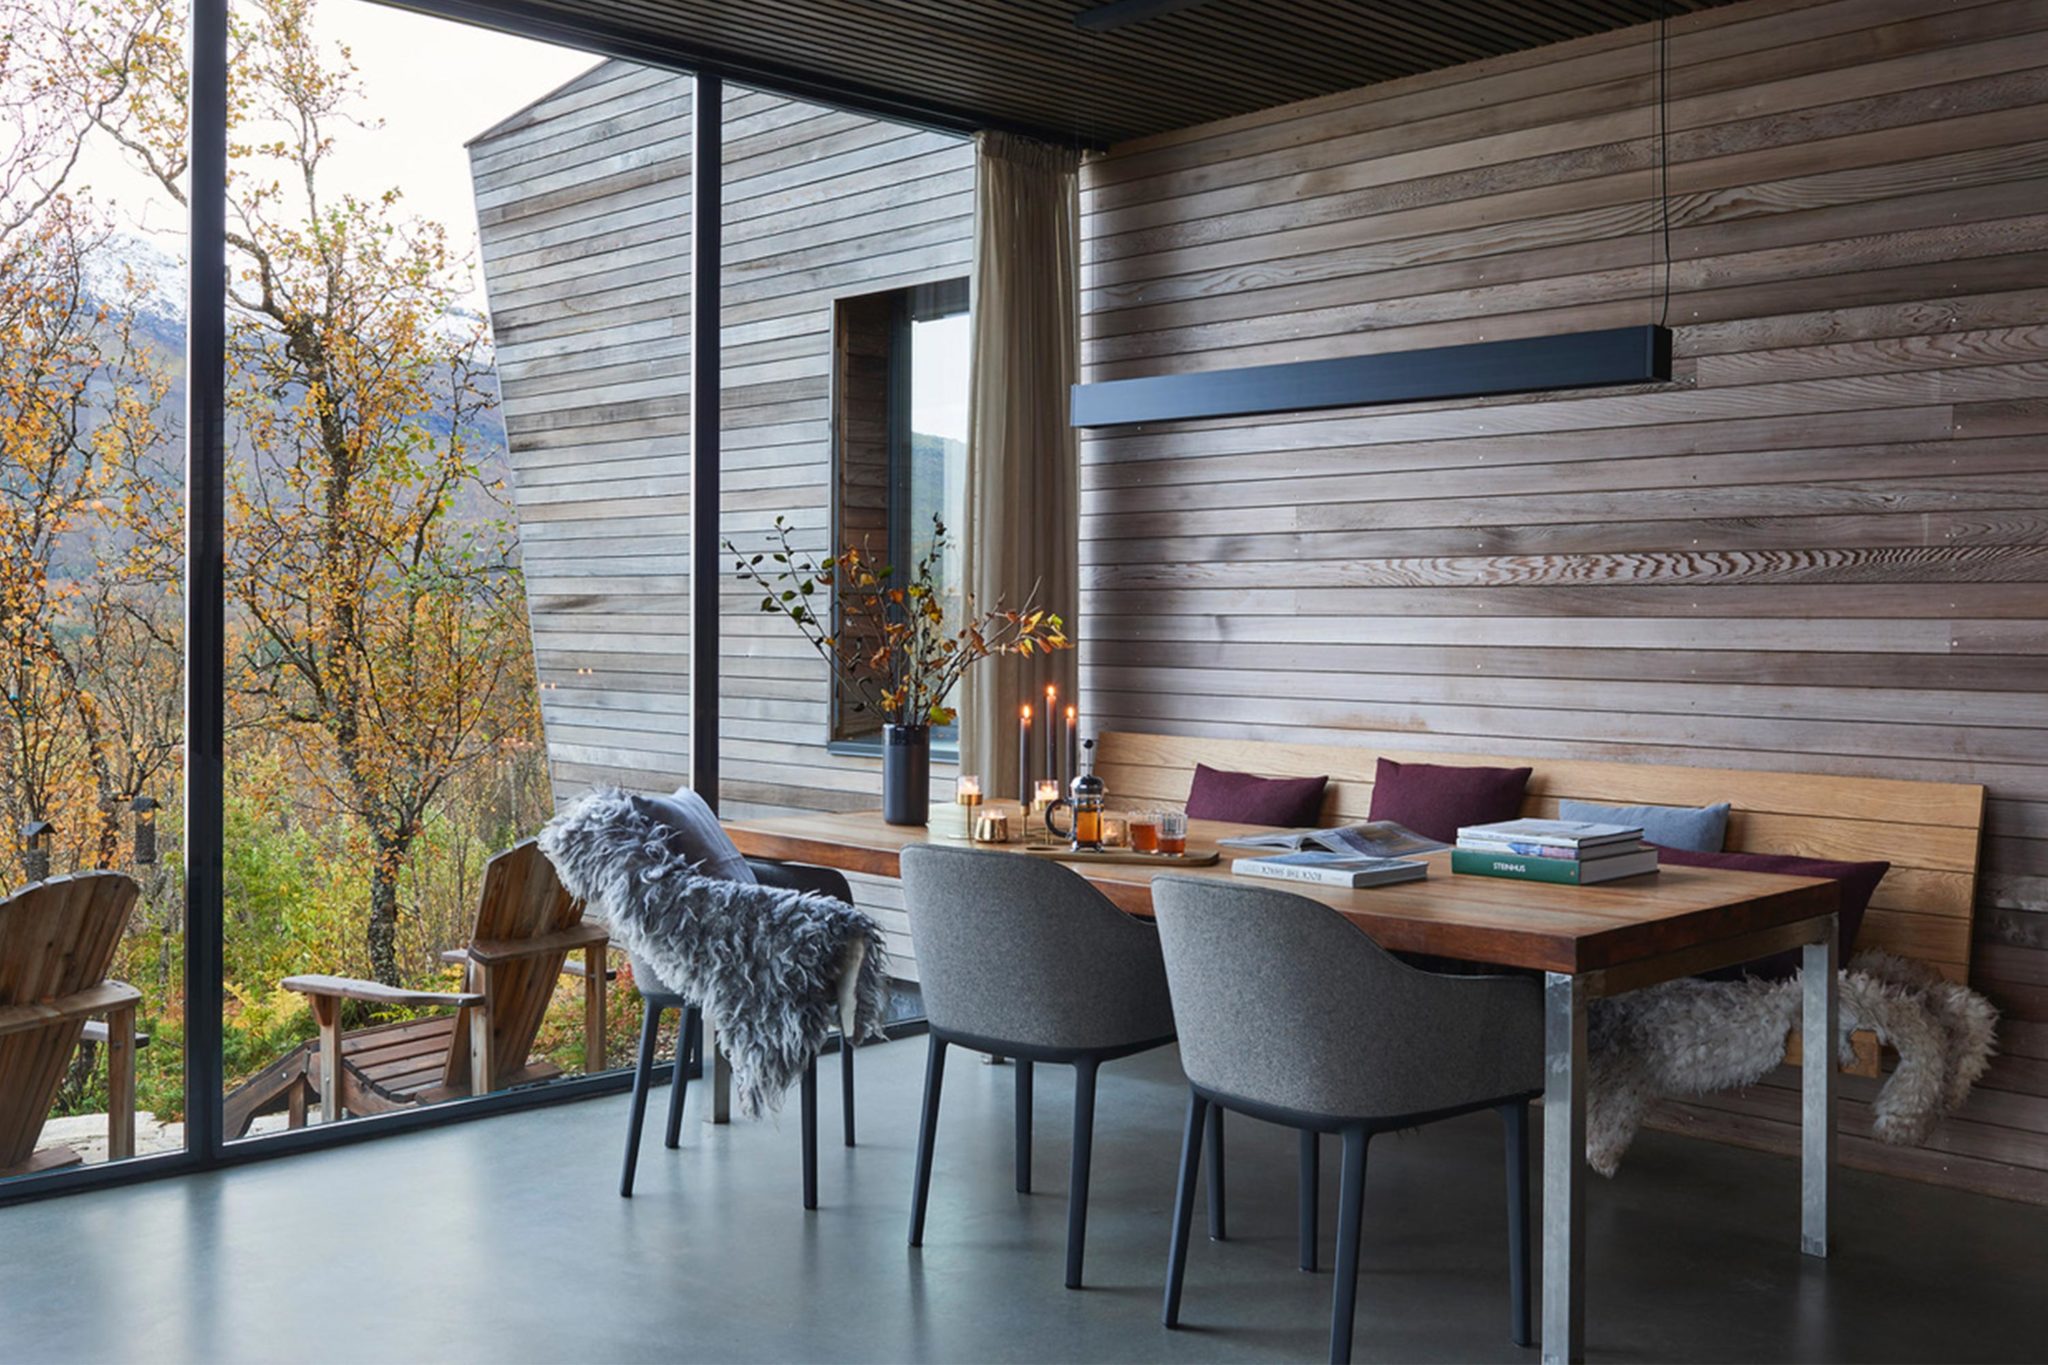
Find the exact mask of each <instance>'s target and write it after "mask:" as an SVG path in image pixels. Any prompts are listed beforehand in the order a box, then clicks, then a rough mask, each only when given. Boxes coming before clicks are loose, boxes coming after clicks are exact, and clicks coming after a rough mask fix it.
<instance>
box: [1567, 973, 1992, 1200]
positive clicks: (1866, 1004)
mask: <svg viewBox="0 0 2048 1365" xmlns="http://www.w3.org/2000/svg"><path fill="white" fill-rule="evenodd" d="M1801 991H1802V986H1801V983H1800V978H1799V977H1798V976H1796V975H1795V976H1793V977H1791V978H1789V979H1787V980H1782V981H1764V980H1757V979H1754V978H1746V979H1743V980H1739V981H1700V980H1693V979H1687V980H1683V981H1670V982H1666V983H1665V984H1663V985H1661V986H1651V987H1649V988H1647V989H1644V990H1639V991H1631V992H1629V993H1628V994H1626V995H1619V996H1615V997H1614V998H1613V999H1611V1000H1596V1001H1594V1002H1593V1004H1592V1009H1591V1012H1590V1015H1589V1017H1588V1019H1587V1030H1588V1037H1587V1043H1588V1047H1589V1051H1590V1054H1591V1057H1590V1059H1591V1062H1592V1076H1591V1083H1590V1084H1589V1085H1588V1087H1587V1096H1586V1110H1587V1112H1586V1162H1587V1164H1588V1165H1590V1166H1591V1167H1592V1168H1593V1169H1594V1170H1596V1171H1598V1172H1600V1173H1601V1174H1602V1175H1613V1174H1614V1173H1615V1171H1616V1170H1617V1169H1619V1168H1620V1166H1621V1157H1622V1153H1623V1152H1626V1151H1627V1150H1628V1145H1629V1143H1630V1142H1631V1141H1633V1140H1634V1138H1635V1135H1636V1129H1637V1128H1638V1127H1640V1126H1641V1124H1642V1121H1643V1116H1644V1114H1646V1113H1647V1112H1648V1111H1649V1108H1650V1105H1651V1104H1652V1103H1653V1102H1654V1101H1656V1100H1658V1099H1660V1098H1667V1097H1668V1098H1673V1099H1690V1098H1692V1097H1694V1096H1698V1095H1705V1094H1708V1093H1710V1092H1712V1091H1716V1090H1732V1089H1736V1088H1739V1087H1741V1086H1745V1085H1751V1084H1753V1083H1755V1082H1756V1081H1759V1080H1761V1079H1762V1078H1763V1077H1764V1076H1766V1075H1768V1074H1769V1073H1770V1072H1771V1070H1772V1069H1773V1068H1775V1067H1776V1066H1777V1065H1778V1064H1779V1063H1780V1062H1781V1061H1783V1060H1784V1057H1785V1038H1786V1035H1787V1034H1788V1033H1789V1032H1790V1031H1791V1029H1792V1028H1793V1026H1794V1025H1795V1024H1796V1023H1797V1022H1798V1019H1799V1009H1800V996H1801ZM1838 998H1839V1000H1840V1002H1841V1034H1840V1037H1839V1038H1838V1039H1837V1046H1838V1047H1839V1048H1840V1049H1841V1051H1842V1055H1843V1056H1844V1057H1847V1056H1848V1055H1850V1054H1849V1048H1848V1037H1849V1034H1850V1032H1851V1031H1852V1030H1854V1029H1859V1028H1867V1029H1872V1030H1874V1031H1875V1032H1876V1034H1877V1036H1878V1039H1879V1041H1881V1042H1884V1043H1889V1044H1890V1045H1891V1046H1892V1047H1894V1048H1896V1049H1898V1053H1899V1065H1898V1069H1897V1070H1896V1071H1894V1072H1893V1073H1892V1074H1891V1076H1890V1077H1889V1078H1888V1079H1887V1080H1886V1081H1885V1083H1884V1088H1883V1089H1882V1090H1880V1091H1879V1092H1878V1095H1877V1100H1876V1102H1875V1103H1874V1104H1873V1105H1872V1106H1871V1107H1872V1109H1873V1111H1874V1113H1875V1118H1874V1122H1873V1124H1872V1129H1873V1132H1874V1133H1875V1135H1876V1136H1877V1138H1878V1139H1879V1140H1880V1141H1883V1142H1891V1143H1902V1144H1914V1143H1919V1142H1924V1141H1925V1140H1926V1139H1927V1135H1928V1133H1929V1132H1930V1131H1931V1130H1932V1129H1933V1127H1934V1125H1935V1123H1936V1122H1937V1121H1938V1120H1939V1119H1940V1118H1941V1116H1942V1115H1943V1114H1946V1113H1950V1112H1953V1111H1954V1110H1955V1109H1957V1108H1958V1107H1960V1106H1961V1104H1962V1102H1963V1101H1964V1100H1965V1099H1967V1098H1968V1097H1969V1094H1970V1087H1971V1086H1973V1085H1975V1084H1976V1083H1977V1081H1978V1079H1979V1078H1980V1077H1982V1076H1983V1074H1984V1069H1985V1068H1986V1067H1987V1066H1989V1065H1990V1063H1991V1056H1992V1051H1993V1046H1994V1044H1995V1042H1996V1039H1995V1036H1994V1035H1995V1030H1996V1027H1997V1024H1998V1011H1997V1010H1995V1009H1994V1008H1992V1005H1991V1002H1990V1001H1988V1000H1986V999H1985V998H1984V997H1983V996H1981V995H1978V994H1977V993H1976V992H1975V991H1972V990H1970V989H1968V988H1967V987H1964V986H1958V985H1956V984H1955V983H1954V982H1952V981H1948V980H1945V979H1943V978H1942V977H1941V976H1939V975H1938V974H1936V973H1935V972H1934V971H1932V970H1931V969H1929V968H1927V967H1925V966H1923V965H1921V964H1919V963H1916V962H1910V961H1907V960H1906V959H1904V958H1899V957H1893V956H1891V955H1890V954H1888V953H1877V952H1871V953H1862V954H1859V955H1858V956H1857V957H1856V959H1855V960H1854V961H1853V962H1851V963H1850V964H1849V966H1848V968H1847V969H1846V970H1845V971H1843V973H1842V984H1841V991H1840V994H1839V997H1838Z"/></svg>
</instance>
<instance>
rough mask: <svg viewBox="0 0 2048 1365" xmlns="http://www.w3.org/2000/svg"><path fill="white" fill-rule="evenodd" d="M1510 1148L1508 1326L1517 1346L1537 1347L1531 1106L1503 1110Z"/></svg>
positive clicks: (1518, 1103)
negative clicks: (1532, 1307) (1532, 1290)
mask: <svg viewBox="0 0 2048 1365" xmlns="http://www.w3.org/2000/svg"><path fill="white" fill-rule="evenodd" d="M1500 1113H1501V1117H1502V1118H1503V1119H1505V1120H1506V1121H1507V1148H1508V1325H1509V1330H1510V1334H1511V1335H1512V1336H1513V1338H1514V1342H1515V1345H1517V1346H1533V1345H1535V1344H1536V1338H1535V1333H1534V1332H1533V1331H1531V1330H1530V1322H1529V1105H1528V1103H1527V1102H1526V1101H1524V1100H1516V1101H1515V1102H1514V1103H1513V1104H1506V1105H1502V1106H1501V1111H1500Z"/></svg>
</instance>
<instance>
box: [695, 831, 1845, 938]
mask: <svg viewBox="0 0 2048 1365" xmlns="http://www.w3.org/2000/svg"><path fill="white" fill-rule="evenodd" d="M724 823H725V828H726V831H727V833H729V834H730V835H731V836H732V840H733V842H734V843H735V844H737V845H738V846H739V849H740V851H741V852H742V853H745V854H748V855H750V856H753V857H758V858H776V859H781V860H783V861H787V862H800V863H812V864H815V865H818V866H823V867H835V868H838V869H840V870H841V871H845V872H862V873H868V874H870V875H873V876H881V877H893V876H896V875H897V870H898V856H899V855H900V854H901V852H902V851H903V849H904V848H905V847H907V846H908V845H911V844H921V843H937V844H942V845H947V846H950V847H957V848H966V847H976V848H987V847H989V846H987V845H969V844H968V843H966V842H965V841H964V840H959V839H949V838H945V837H942V836H936V835H933V834H931V833H929V832H928V831H927V830H924V829H921V828H913V827H907V826H902V825H889V824H884V823H883V821H882V817H881V813H880V812H878V811H856V812H850V813H840V814H830V815H803V816H790V817H784V818H780V819H773V820H729V821H726V822H724ZM1271 832H1272V831H1270V830H1268V829H1265V828H1264V827H1261V826H1254V825H1229V824H1222V823H1219V822H1216V821H1211V820H1190V821H1189V822H1188V849H1189V851H1190V852H1195V851H1199V850H1207V849H1213V848H1215V847H1216V844H1217V840H1219V839H1224V838H1228V837H1230V836H1232V835H1238V834H1249V833H1271ZM1002 847H1003V846H997V848H996V851H1002ZM1007 847H1008V848H1009V849H1010V850H1012V851H1016V850H1018V849H1020V848H1021V845H1014V844H1013V845H1009V846H1007ZM1019 856H1021V854H1020V855H1019ZM1232 856H1233V850H1230V849H1224V850H1223V861H1222V862H1220V863H1217V864H1214V865H1212V866H1209V867H1196V868H1173V867H1162V868H1159V869H1157V870H1154V869H1153V868H1150V867H1145V866H1133V865H1130V864H1124V863H1108V864H1105V863H1087V864H1074V863H1070V864H1066V865H1067V866H1069V867H1072V868H1073V870H1074V871H1076V872H1078V873H1080V874H1081V875H1082V876H1084V877H1086V878H1087V879H1088V880H1089V881H1090V882H1091V883H1093V884H1094V885H1095V886H1096V887H1097V888H1098V889H1100V890H1101V891H1102V892H1103V893H1104V894H1106V895H1107V896H1108V897H1109V898H1110V900H1112V901H1114V902H1115V903H1116V904H1117V905H1118V906H1120V907H1122V908H1123V909H1125V910H1127V911H1129V912H1131V913H1132V914H1138V915H1149V914H1150V913H1151V912H1152V879H1153V878H1154V877H1156V876H1161V875H1167V874H1171V875H1177V876H1187V877H1221V878H1224V879H1226V880H1227V879H1230V878H1233V877H1235V876H1236V874H1235V873H1233V872H1232V871H1231V870H1230V860H1231V858H1232ZM1421 856H1422V857H1423V858H1424V859H1425V860H1426V861H1427V862H1428V863H1429V865H1430V869H1429V876H1428V877H1427V878H1426V879H1424V880H1422V881H1415V882H1403V883H1401V884H1400V885H1398V886H1381V887H1371V888H1366V889H1363V890H1357V891H1353V890H1349V889H1345V888H1338V887H1322V886H1314V885H1311V884H1306V883H1300V882H1278V881H1267V880H1264V879H1256V880H1254V879H1250V878H1246V879H1243V880H1244V881H1249V882H1251V884H1253V885H1258V886H1268V887H1280V888H1284V889H1286V890H1289V891H1294V892H1297V893H1299V894H1301V895H1304V896H1307V897H1310V898H1311V899H1313V900H1319V901H1322V902H1323V903H1324V904H1326V905H1330V906H1333V907H1335V908H1336V909H1338V910H1340V911H1342V912H1343V913H1344V914H1345V916H1346V917H1348V918H1349V919H1351V920H1352V921H1353V922H1354V923H1356V924H1357V925H1358V926H1359V927H1360V928H1362V929H1363V930H1365V932H1366V933H1367V934H1369V935H1371V936H1372V938H1373V940H1374V941H1375V942H1377V943H1378V944H1380V945H1381V946H1382V947H1385V948H1390V949H1394V950H1397V951H1402V952H1416V953H1434V954H1437V955H1439V956H1442V957H1450V958H1458V959H1462V960H1465V961H1471V962H1489V963H1495V964H1498V965H1502V966H1509V967H1530V968H1535V969H1538V970H1541V971H1552V972H1572V973H1580V972H1591V971H1608V970H1610V969H1616V968H1624V967H1626V966H1627V965H1628V964H1638V963H1647V962H1650V961H1653V960H1656V959H1663V958H1671V957H1673V956H1674V955H1679V956H1683V955H1685V954H1688V953H1691V954H1694V955H1696V956H1699V957H1701V959H1702V961H1701V962H1700V963H1699V964H1698V965H1697V966H1693V967H1690V968H1688V970H1701V969H1704V967H1706V966H1712V965H1718V963H1717V962H1713V961H1707V960H1706V959H1708V958H1713V957H1715V956H1716V955H1717V953H1718V954H1719V955H1720V956H1723V957H1726V955H1727V950H1728V949H1729V948H1730V947H1733V946H1740V945H1741V944H1742V943H1744V942H1747V941H1754V943H1753V946H1755V947H1756V949H1757V951H1756V952H1754V953H1749V954H1746V956H1761V955H1762V954H1763V953H1765V952H1769V951H1775V950H1776V948H1778V947H1782V946H1784V944H1783V943H1781V942H1778V941H1776V940H1777V939H1780V938H1783V937H1784V933H1783V931H1786V930H1787V929H1789V928H1791V927H1794V926H1800V925H1802V924H1804V923H1805V922H1808V921H1811V920H1813V919H1814V918H1815V917H1817V916H1821V915H1827V914H1830V913H1832V912H1833V911H1834V909H1835V904H1836V890H1837V888H1836V884H1835V883H1834V882H1831V881H1825V880H1821V879H1818V878H1813V877H1781V876H1776V875H1773V874H1770V873H1762V872H1740V871H1735V870H1733V869H1726V868H1704V867H1671V866H1667V867H1664V868H1662V869H1661V870H1659V871H1658V872H1656V873H1654V874H1652V875H1649V876H1643V877H1630V878H1625V879H1623V880H1621V881H1616V882H1609V883H1606V884H1604V885H1600V886H1583V887H1582V886H1557V885H1552V884H1549V883H1544V882H1524V881H1516V880H1512V879H1509V878H1504V877H1473V876H1459V875H1457V874H1455V873H1453V872H1452V871H1451V870H1450V854H1449V852H1448V851H1446V852H1441V853H1433V854H1425V855H1421ZM1774 931H1775V937H1774ZM1728 960H1731V961H1732V960H1742V958H1740V957H1733V958H1728Z"/></svg>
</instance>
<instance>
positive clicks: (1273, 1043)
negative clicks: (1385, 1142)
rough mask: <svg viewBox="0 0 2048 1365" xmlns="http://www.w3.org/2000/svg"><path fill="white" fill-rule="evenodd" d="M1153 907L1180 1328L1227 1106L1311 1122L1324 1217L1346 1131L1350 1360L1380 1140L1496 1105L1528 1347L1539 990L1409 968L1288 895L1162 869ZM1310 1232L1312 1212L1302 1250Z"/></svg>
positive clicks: (1521, 982) (1307, 1206) (1344, 1331)
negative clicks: (1324, 1179)
mask: <svg viewBox="0 0 2048 1365" xmlns="http://www.w3.org/2000/svg"><path fill="white" fill-rule="evenodd" d="M1152 904H1153V908H1154V911H1155V913H1156V914H1157V916H1158V922H1159V937H1160V942H1161V944H1162V946H1163V948H1164V950H1165V958H1166V975H1167V980H1168V982H1169V983H1170V984H1171V987H1172V993H1173V1014H1174V1022H1175V1024H1176V1025H1177V1026H1178V1029H1179V1033H1180V1055H1181V1067H1182V1069H1183V1070H1184V1071H1186V1072H1187V1076H1188V1083H1189V1092H1190V1093H1189V1100H1188V1121H1187V1133H1186V1137H1185V1140H1184V1142H1183V1144H1182V1150H1181V1173H1180V1186H1179V1191H1178V1195H1177V1198H1176V1202H1175V1206H1174V1223H1173V1239H1172V1243H1171V1248H1170V1250H1169V1253H1168V1262H1167V1282H1166V1303H1165V1313H1164V1319H1165V1323H1166V1325H1167V1326H1168V1327H1175V1326H1178V1325H1179V1319H1180V1293H1181V1280H1182V1276H1183V1273H1184V1271H1185V1270H1186V1267H1187V1243H1188V1223H1189V1219H1190V1217H1191V1214H1192V1210H1193V1203H1194V1182H1195V1179H1196V1177H1197V1173H1198V1170H1199V1167H1200V1164H1201V1142H1200V1138H1201V1134H1202V1132H1203V1131H1204V1129H1205V1127H1206V1124H1207V1120H1208V1114H1209V1112H1210V1111H1211V1110H1212V1109H1213V1108H1214V1107H1216V1106H1222V1107H1224V1108H1229V1109H1236V1110H1239V1111H1242V1112H1244V1113H1249V1114H1252V1115H1254V1116H1256V1117H1258V1118H1263V1119H1266V1120H1269V1121H1271V1122H1274V1123H1280V1124H1284V1125H1286V1126H1289V1127H1293V1128H1296V1129H1299V1130H1301V1133H1302V1142H1303V1147H1302V1152H1303V1208H1304V1211H1305V1212H1306V1211H1307V1210H1312V1209H1313V1208H1314V1203H1313V1198H1314V1187H1315V1179H1314V1173H1315V1165H1314V1156H1313V1154H1314V1153H1315V1151H1316V1145H1315V1144H1316V1141H1317V1135H1318V1134H1319V1133H1331V1132H1334V1133H1338V1134H1341V1135H1342V1137H1343V1139H1344V1174H1343V1187H1342V1191H1341V1194H1340V1196H1339V1199H1338V1226H1337V1269H1336V1287H1335V1294H1334V1303H1333V1306H1332V1312H1331V1322H1330V1358H1331V1359H1332V1360H1333V1361H1348V1360H1349V1359H1350V1358H1351V1324H1352V1318H1353V1310H1354V1309H1355V1307H1356V1304H1357V1295H1358V1244H1359V1227H1360V1220H1361V1218H1362V1216H1363V1200H1364V1197H1365V1153H1366V1145H1367V1143H1368V1142H1370V1141H1371V1139H1372V1136H1373V1135H1374V1134H1375V1133H1380V1132H1385V1131H1387V1130H1389V1129H1395V1128H1412V1127H1415V1126H1417V1125H1419V1124H1423V1123H1428V1122H1431V1121H1433V1120H1436V1119H1443V1118H1450V1117H1453V1116H1455V1115H1458V1114H1465V1113H1470V1112H1472V1111H1474V1110H1477V1109H1497V1110H1499V1111H1500V1113H1501V1115H1502V1117H1503V1119H1504V1120H1505V1122H1506V1125H1507V1138H1508V1141H1507V1159H1508V1225H1509V1231H1508V1235H1509V1247H1510V1276H1509V1280H1510V1285H1509V1287H1510V1293H1511V1299H1512V1302H1511V1323H1512V1328H1513V1335H1514V1339H1515V1341H1516V1342H1517V1343H1518V1344H1521V1345H1528V1344H1529V1342H1530V1323H1529V1242H1528V1169H1529V1167H1528V1160H1529V1111H1528V1102H1529V1100H1530V1099H1532V1098H1534V1096H1535V1095H1536V1094H1537V1093H1539V1092H1540V1091H1541V1090H1542V1088H1543V997H1542V992H1541V989H1540V988H1539V987H1538V985H1537V983H1536V982H1534V981H1532V980H1529V979H1526V978H1522V977H1505V976H1439V975H1437V974H1435V973H1432V972H1426V971H1422V970H1420V969H1418V968H1415V967H1410V966H1408V965H1407V964H1405V963H1403V962H1401V961H1399V960H1397V959H1396V958H1394V957H1393V956H1392V955H1391V954H1389V953H1387V952H1386V951H1384V950H1383V949H1381V948H1380V947H1379V945H1378V944H1376V943H1374V942H1373V941H1372V940H1371V939H1369V938H1367V937H1366V936H1365V934H1363V933H1362V932H1360V931H1359V930H1358V928H1357V927H1356V926H1354V925H1353V924H1351V922H1350V921H1348V920H1346V919H1345V918H1344V917H1343V916H1342V915H1340V914H1339V913H1338V912H1337V911H1335V910H1333V909H1331V908H1330V907H1328V906H1326V905H1323V904H1322V903H1320V902H1318V901H1314V900H1310V899H1309V898H1307V897H1306V896H1298V895H1294V894H1292V893H1290V892H1286V891H1278V890H1272V889H1269V888H1265V887H1256V886H1237V885H1232V884H1229V883H1224V882H1218V881H1215V880H1208V879H1200V878H1191V877H1161V878H1159V879H1158V880H1156V881H1155V882H1153V884H1152ZM1313 1235H1314V1232H1313V1223H1312V1222H1311V1221H1310V1220H1308V1219H1307V1218H1306V1217H1305V1218H1304V1231H1303V1236H1304V1239H1305V1242H1307V1241H1308V1240H1309V1239H1312V1238H1313ZM1305 1255H1306V1252H1305Z"/></svg>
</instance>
